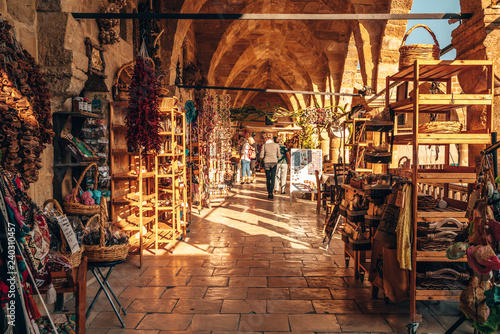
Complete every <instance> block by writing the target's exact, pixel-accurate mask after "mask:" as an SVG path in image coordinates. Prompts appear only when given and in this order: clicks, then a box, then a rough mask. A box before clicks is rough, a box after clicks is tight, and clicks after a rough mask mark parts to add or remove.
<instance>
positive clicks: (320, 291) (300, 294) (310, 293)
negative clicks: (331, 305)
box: [290, 288, 332, 300]
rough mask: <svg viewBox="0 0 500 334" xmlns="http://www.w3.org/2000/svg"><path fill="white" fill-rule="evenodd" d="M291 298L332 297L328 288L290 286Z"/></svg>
mask: <svg viewBox="0 0 500 334" xmlns="http://www.w3.org/2000/svg"><path fill="white" fill-rule="evenodd" d="M290 298H291V299H305V300H313V299H332V295H331V294H330V289H328V288H290Z"/></svg>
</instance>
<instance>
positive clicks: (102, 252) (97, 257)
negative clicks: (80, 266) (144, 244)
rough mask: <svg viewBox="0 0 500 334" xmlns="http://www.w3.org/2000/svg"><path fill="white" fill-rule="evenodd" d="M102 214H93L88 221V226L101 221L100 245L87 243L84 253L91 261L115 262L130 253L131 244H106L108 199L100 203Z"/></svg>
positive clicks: (123, 258)
mask: <svg viewBox="0 0 500 334" xmlns="http://www.w3.org/2000/svg"><path fill="white" fill-rule="evenodd" d="M99 208H100V214H97V215H94V216H92V218H90V219H89V221H88V222H87V226H90V224H93V222H94V221H95V220H98V222H99V229H100V239H99V245H85V250H84V252H83V254H84V255H85V256H86V257H87V258H88V261H89V262H113V261H119V260H125V259H126V258H127V255H128V250H129V248H130V244H129V243H126V244H123V245H113V246H106V240H105V236H106V229H105V227H104V225H105V223H106V221H107V216H108V214H107V211H108V209H107V205H106V201H104V200H102V201H101V205H99Z"/></svg>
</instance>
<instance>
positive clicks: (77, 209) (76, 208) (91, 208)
mask: <svg viewBox="0 0 500 334" xmlns="http://www.w3.org/2000/svg"><path fill="white" fill-rule="evenodd" d="M92 167H94V168H95V180H94V184H95V185H96V186H97V181H98V177H99V171H98V169H97V165H96V164H95V163H91V164H90V165H88V166H87V167H86V168H85V170H84V171H83V173H82V175H80V178H79V179H78V181H77V182H76V186H75V189H76V190H75V191H74V192H73V194H72V195H71V198H70V200H69V201H68V202H64V203H63V207H64V212H65V213H67V214H74V215H82V216H92V215H95V214H97V213H99V205H85V204H82V203H78V202H77V201H76V194H77V193H78V189H80V188H81V184H82V181H83V178H84V177H85V174H86V173H87V171H88V170H89V169H90V168H92Z"/></svg>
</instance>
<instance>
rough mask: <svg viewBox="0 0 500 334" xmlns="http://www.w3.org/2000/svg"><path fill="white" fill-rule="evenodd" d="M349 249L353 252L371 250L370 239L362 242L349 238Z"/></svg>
mask: <svg viewBox="0 0 500 334" xmlns="http://www.w3.org/2000/svg"><path fill="white" fill-rule="evenodd" d="M348 247H349V249H352V250H353V251H365V250H371V249H372V242H371V240H370V239H364V240H354V239H353V238H349V244H348Z"/></svg>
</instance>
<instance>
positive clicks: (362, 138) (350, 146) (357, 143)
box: [342, 118, 373, 173]
mask: <svg viewBox="0 0 500 334" xmlns="http://www.w3.org/2000/svg"><path fill="white" fill-rule="evenodd" d="M369 120H370V118H353V119H348V120H345V121H344V123H343V133H345V132H346V124H352V135H351V138H352V139H351V141H347V140H346V139H345V140H344V143H343V146H344V147H343V157H342V159H343V160H342V161H343V162H344V170H348V169H349V165H347V164H346V161H347V159H346V156H345V153H346V151H347V150H349V151H351V150H356V157H355V159H356V160H355V162H354V163H355V168H354V170H353V171H354V172H359V173H372V172H373V169H372V168H371V164H368V163H365V162H364V153H365V150H366V148H367V147H368V143H369V140H368V139H367V134H366V129H365V128H366V122H367V121H369ZM358 126H359V127H360V129H359V130H358V129H357V128H358ZM346 148H347V150H346ZM351 163H352V162H351V161H350V159H349V164H351ZM365 165H366V166H365Z"/></svg>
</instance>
